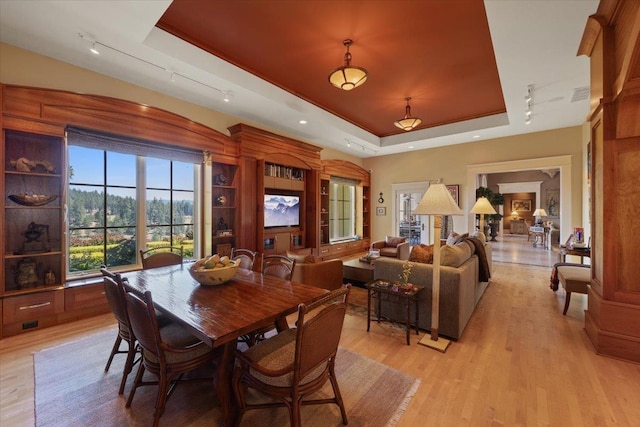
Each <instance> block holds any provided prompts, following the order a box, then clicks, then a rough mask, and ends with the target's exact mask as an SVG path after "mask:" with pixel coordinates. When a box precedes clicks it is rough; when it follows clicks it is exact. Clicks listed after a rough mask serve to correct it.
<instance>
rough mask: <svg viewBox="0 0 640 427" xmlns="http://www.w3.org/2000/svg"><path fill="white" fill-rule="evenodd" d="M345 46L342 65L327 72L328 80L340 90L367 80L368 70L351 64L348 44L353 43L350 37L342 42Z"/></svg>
mask: <svg viewBox="0 0 640 427" xmlns="http://www.w3.org/2000/svg"><path fill="white" fill-rule="evenodd" d="M342 44H344V45H345V46H346V47H347V52H346V53H345V54H344V65H343V66H342V67H338V68H336V69H335V70H333V71H332V72H331V74H329V82H330V83H331V84H332V85H334V86H335V87H337V88H338V89H342V90H352V89H355V88H357V87H358V86H360V85H362V84H363V83H364V82H366V81H367V77H368V72H367V70H365V69H364V68H362V67H354V66H353V65H351V53H350V52H349V46H351V45H352V44H353V41H352V40H351V39H346V40H345V41H343V42H342Z"/></svg>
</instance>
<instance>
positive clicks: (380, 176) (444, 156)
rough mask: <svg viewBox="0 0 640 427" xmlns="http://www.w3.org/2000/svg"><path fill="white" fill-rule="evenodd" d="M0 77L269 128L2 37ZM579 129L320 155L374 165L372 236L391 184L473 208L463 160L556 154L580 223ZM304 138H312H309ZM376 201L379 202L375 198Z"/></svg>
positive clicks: (460, 224)
mask: <svg viewBox="0 0 640 427" xmlns="http://www.w3.org/2000/svg"><path fill="white" fill-rule="evenodd" d="M0 82H2V83H5V84H15V85H25V86H35V87H43V88H52V89H60V90H68V91H72V92H81V93H91V94H97V95H104V96H110V97H114V98H120V99H125V100H129V101H134V102H139V103H142V104H147V105H152V106H154V107H158V108H162V109H165V110H167V111H171V112H173V113H176V114H179V115H182V116H184V117H187V118H189V119H191V120H193V121H195V122H198V123H202V124H203V125H206V126H209V127H211V128H213V129H215V130H217V131H219V132H221V133H224V134H226V135H228V131H227V128H228V127H229V126H232V125H235V124H237V123H240V122H243V123H247V124H250V125H252V126H257V127H261V128H263V129H265V130H269V131H273V130H272V129H268V128H265V127H263V126H258V125H257V124H255V123H250V122H247V121H243V120H241V119H239V118H236V117H233V116H229V115H226V114H223V113H220V112H217V111H214V110H211V109H208V108H204V107H201V106H198V105H195V104H191V103H188V102H185V101H181V100H179V99H176V98H172V97H169V96H166V95H163V94H160V93H158V92H154V91H151V90H148V89H144V88H141V87H139V86H135V85H132V84H129V83H126V82H123V81H121V80H117V79H113V78H111V77H107V76H104V75H101V74H98V73H95V72H92V71H89V70H85V69H83V68H79V67H76V66H73V65H69V64H66V63H64V62H61V61H57V60H54V59H51V58H48V57H45V56H42V55H38V54H35V53H33V52H29V51H25V50H23V49H19V48H16V47H14V46H10V45H7V44H1V43H0ZM581 132H582V130H581V128H580V127H573V128H566V129H558V130H553V131H546V132H539V133H531V134H527V135H520V136H516V137H510V138H500V139H493V140H487V141H477V142H471V143H467V144H462V145H455V146H450V147H440V148H433V149H429V150H421V151H409V152H407V153H404V154H396V155H389V156H380V157H373V158H368V159H360V158H358V157H355V156H352V155H349V154H346V153H342V152H339V151H336V150H332V149H324V150H323V151H322V154H321V156H322V158H323V159H342V160H348V161H351V162H353V163H355V164H357V165H359V166H362V167H363V168H365V169H371V170H372V174H371V185H372V187H371V194H375V195H377V194H378V193H380V192H383V193H384V195H385V203H384V204H382V205H380V206H385V207H387V215H386V216H376V215H372V217H371V220H372V237H373V238H383V237H384V236H385V235H386V234H388V233H391V231H392V230H393V226H392V224H391V217H392V216H391V215H390V214H389V210H390V209H391V207H392V200H391V196H392V194H391V184H394V183H407V182H415V181H428V180H435V179H437V178H442V179H443V181H444V183H446V184H459V185H460V203H461V207H462V209H463V210H464V211H465V212H468V211H469V209H470V208H471V206H470V205H469V204H470V202H469V197H470V194H471V193H470V192H471V191H474V189H469V188H468V187H469V185H468V184H466V182H467V181H466V173H467V171H466V167H467V165H477V164H483V163H494V162H503V161H511V160H523V159H534V158H539V157H550V156H558V155H571V156H572V188H573V193H572V194H571V203H572V207H573V211H572V219H571V221H572V222H573V223H574V224H582V220H581V219H582V211H583V209H582V199H583V194H584V193H583V188H582V178H583V172H582V171H583V167H582V166H583V161H584V157H583V154H582V149H583V146H584V144H586V143H585V142H584V140H583V138H584V135H582V134H581ZM284 136H289V135H284ZM305 142H309V143H311V144H313V141H305ZM374 206H378V204H377V202H376V203H374ZM374 212H375V210H374ZM466 223H467V222H466V219H465V218H460V217H456V218H455V219H454V227H455V228H456V230H461V231H466V229H467V226H466Z"/></svg>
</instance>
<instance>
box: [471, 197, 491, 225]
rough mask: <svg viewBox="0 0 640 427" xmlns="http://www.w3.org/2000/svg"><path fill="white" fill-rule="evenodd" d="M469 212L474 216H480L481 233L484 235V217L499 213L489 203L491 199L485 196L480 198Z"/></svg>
mask: <svg viewBox="0 0 640 427" xmlns="http://www.w3.org/2000/svg"><path fill="white" fill-rule="evenodd" d="M469 212H471V213H472V214H480V231H481V232H482V233H484V215H485V214H487V215H493V214H495V213H497V212H496V210H495V209H494V208H493V206H491V203H489V199H487V198H486V197H484V196H482V197H479V198H478V200H476V204H475V205H473V207H472V208H471V210H470V211H469Z"/></svg>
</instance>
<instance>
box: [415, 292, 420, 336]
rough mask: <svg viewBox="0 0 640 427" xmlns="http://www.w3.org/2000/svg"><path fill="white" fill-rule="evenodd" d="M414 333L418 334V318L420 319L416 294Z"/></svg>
mask: <svg viewBox="0 0 640 427" xmlns="http://www.w3.org/2000/svg"><path fill="white" fill-rule="evenodd" d="M415 305H416V324H415V326H416V335H420V330H419V329H418V319H420V304H418V297H417V296H416V301H415Z"/></svg>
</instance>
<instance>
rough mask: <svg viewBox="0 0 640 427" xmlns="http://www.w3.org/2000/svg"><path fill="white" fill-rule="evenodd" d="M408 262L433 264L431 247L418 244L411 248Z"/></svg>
mask: <svg viewBox="0 0 640 427" xmlns="http://www.w3.org/2000/svg"><path fill="white" fill-rule="evenodd" d="M409 261H414V262H421V263H423V264H433V245H425V244H420V245H419V246H418V245H416V246H414V247H413V248H411V254H410V255H409Z"/></svg>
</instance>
